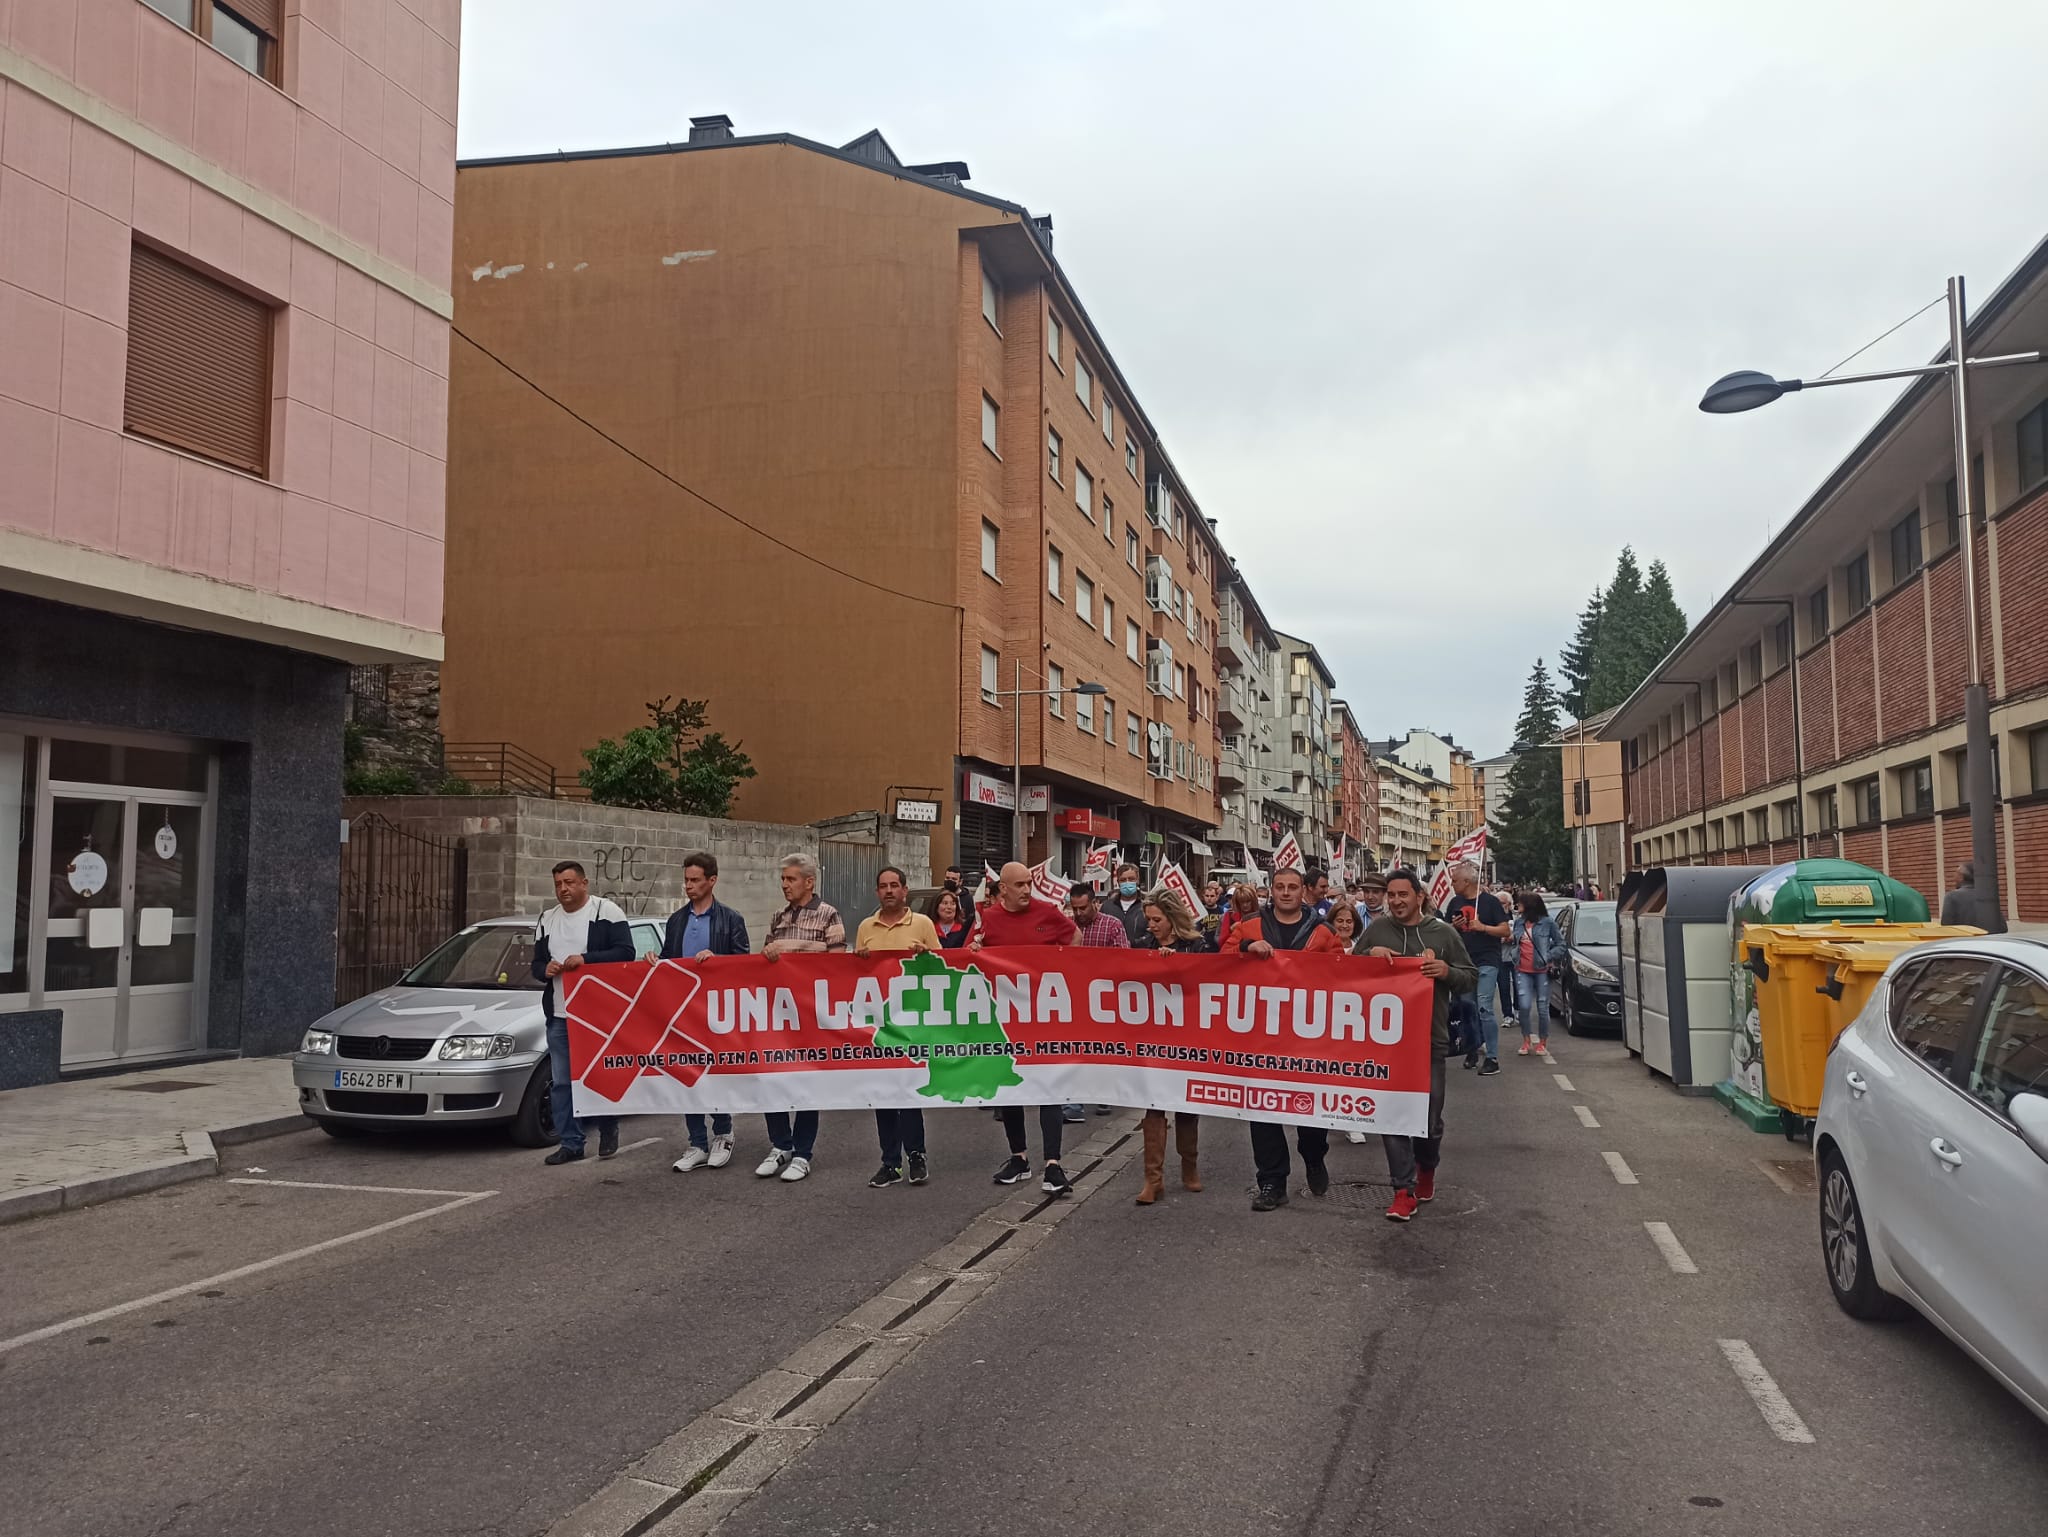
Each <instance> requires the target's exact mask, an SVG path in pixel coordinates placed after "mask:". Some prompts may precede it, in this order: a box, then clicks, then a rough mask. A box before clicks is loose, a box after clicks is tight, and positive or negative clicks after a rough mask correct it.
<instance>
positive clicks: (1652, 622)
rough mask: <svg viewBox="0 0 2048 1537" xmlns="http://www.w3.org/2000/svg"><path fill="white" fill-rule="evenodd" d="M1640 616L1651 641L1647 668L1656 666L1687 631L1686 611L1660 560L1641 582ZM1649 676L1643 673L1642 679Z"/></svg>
mask: <svg viewBox="0 0 2048 1537" xmlns="http://www.w3.org/2000/svg"><path fill="white" fill-rule="evenodd" d="M1643 613H1644V617H1645V619H1646V620H1647V621H1648V622H1647V624H1646V626H1645V628H1646V631H1647V633H1648V637H1649V641H1650V648H1649V649H1650V666H1651V667H1655V666H1656V665H1657V664H1658V663H1659V662H1661V661H1663V660H1664V658H1665V657H1666V656H1668V655H1669V654H1670V652H1671V648H1672V647H1673V646H1675V645H1677V644H1678V643H1679V642H1680V641H1682V640H1684V639H1685V629H1686V625H1685V610H1684V609H1682V608H1680V607H1679V606H1678V599H1677V598H1676V597H1675V596H1673V594H1672V591H1671V573H1670V572H1669V571H1667V570H1665V568H1664V562H1663V561H1661V560H1653V561H1651V562H1650V572H1649V575H1648V576H1647V577H1646V578H1645V579H1644V581H1643ZM1648 676H1649V674H1648V673H1647V672H1645V673H1644V677H1648ZM1636 681H1637V682H1641V681H1642V679H1640V678H1639V679H1637V680H1636Z"/></svg>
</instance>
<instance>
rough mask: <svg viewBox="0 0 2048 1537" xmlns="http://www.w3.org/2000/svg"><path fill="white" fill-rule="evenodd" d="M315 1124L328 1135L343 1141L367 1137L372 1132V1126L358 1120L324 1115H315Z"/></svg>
mask: <svg viewBox="0 0 2048 1537" xmlns="http://www.w3.org/2000/svg"><path fill="white" fill-rule="evenodd" d="M313 1124H314V1125H315V1126H317V1127H319V1128H320V1129H321V1130H322V1131H324V1132H326V1133H327V1135H328V1136H330V1137H334V1138H337V1139H339V1140H340V1141H343V1142H348V1141H352V1140H354V1139H355V1138H357V1137H367V1136H368V1135H369V1134H370V1128H369V1127H367V1126H364V1125H363V1124H361V1123H360V1122H358V1121H337V1120H333V1119H331V1118H330V1117H328V1116H324V1115H316V1116H314V1117H313Z"/></svg>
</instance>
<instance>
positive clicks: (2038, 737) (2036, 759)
mask: <svg viewBox="0 0 2048 1537" xmlns="http://www.w3.org/2000/svg"><path fill="white" fill-rule="evenodd" d="M2027 771H2028V783H2030V784H2031V785H2033V787H2034V789H2035V791H2036V792H2037V793H2038V792H2040V791H2043V790H2048V726H2043V727H2042V728H2041V729H2040V730H2038V731H2029V732H2028V733H2027Z"/></svg>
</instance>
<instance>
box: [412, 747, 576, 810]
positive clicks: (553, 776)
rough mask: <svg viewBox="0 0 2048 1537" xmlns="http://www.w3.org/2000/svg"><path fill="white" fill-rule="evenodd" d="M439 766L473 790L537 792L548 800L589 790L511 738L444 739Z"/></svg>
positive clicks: (510, 793)
mask: <svg viewBox="0 0 2048 1537" xmlns="http://www.w3.org/2000/svg"><path fill="white" fill-rule="evenodd" d="M441 766H442V769H443V771H444V772H446V774H447V775H448V777H449V778H450V779H459V780H461V781H462V782H463V783H464V784H466V785H468V786H469V787H470V789H471V791H472V792H474V793H476V794H497V795H537V796H542V797H545V798H546V799H548V800H588V799H590V792H589V791H588V790H586V789H584V788H583V786H582V785H580V784H578V783H577V782H576V776H575V775H574V774H560V773H557V772H556V771H555V766H554V765H553V764H552V763H549V762H547V761H545V760H544V759H541V758H538V757H535V756H534V755H533V754H532V753H530V752H528V751H527V750H526V749H525V748H523V747H521V746H519V745H518V744H517V743H515V742H445V743H443V744H442V747H441Z"/></svg>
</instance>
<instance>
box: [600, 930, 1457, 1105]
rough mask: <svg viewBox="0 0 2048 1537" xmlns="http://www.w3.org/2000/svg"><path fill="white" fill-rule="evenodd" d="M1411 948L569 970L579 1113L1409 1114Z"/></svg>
mask: <svg viewBox="0 0 2048 1537" xmlns="http://www.w3.org/2000/svg"><path fill="white" fill-rule="evenodd" d="M1420 965H1421V963H1420V962H1419V961H1415V960H1383V959H1379V958H1375V957H1370V956H1351V955H1330V954H1317V955H1305V954H1290V953H1282V954H1278V955H1273V956H1269V957H1265V958H1256V957H1239V956H1208V955H1197V956H1179V955H1154V954H1149V953H1147V952H1144V951H1128V950H1092V949H1081V948H1071V949H1048V950H1028V949H1027V950H994V949H991V950H982V951H979V952H976V953H973V954H962V953H960V952H949V953H946V954H943V955H940V954H929V955H905V954H889V955H876V956H871V957H859V956H852V955H785V956H781V957H779V958H777V959H775V960H769V959H767V958H766V957H763V956H730V957H720V958H715V959H712V960H709V961H702V962H697V961H660V962H654V963H649V962H625V963H620V964H615V965H606V966H586V967H584V968H582V969H581V970H580V971H578V972H576V973H574V974H573V975H572V976H571V978H570V981H569V992H568V1000H567V1003H566V1013H567V1018H568V1022H569V1060H570V1069H571V1072H572V1074H573V1076H574V1078H575V1090H574V1092H575V1103H576V1109H577V1112H578V1113H579V1114H618V1113H624V1114H628V1115H647V1114H681V1113H683V1112H685V1111H693V1112H703V1111H722V1112H744V1111H767V1110H790V1109H799V1110H830V1109H849V1108H854V1107H861V1106H866V1107H889V1106H896V1107H910V1106H920V1107H921V1106H926V1105H932V1104H975V1105H988V1104H997V1105H1006V1104H1013V1105H1043V1104H1069V1103H1088V1104H1121V1105H1132V1106H1143V1107H1146V1108H1149V1109H1162V1110H1196V1111H1200V1112H1201V1113H1203V1114H1206V1115H1222V1116H1230V1117H1234V1118H1237V1119H1240V1120H1272V1121H1290V1122H1296V1123H1300V1124H1304V1125H1318V1126H1330V1127H1335V1128H1338V1129H1341V1130H1346V1131H1365V1130H1370V1131H1378V1132H1387V1133H1392V1134H1396V1135H1404V1134H1405V1135H1417V1136H1419V1135H1421V1134H1423V1132H1424V1131H1425V1130H1426V1128H1427V1122H1428V1105H1429V1071H1430V1014H1431V1009H1432V1004H1433V1001H1434V984H1433V983H1432V982H1431V981H1430V980H1429V979H1428V978H1427V977H1424V976H1423V975H1422V973H1421V971H1420V969H1419V968H1420Z"/></svg>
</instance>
